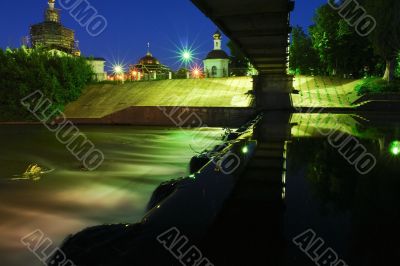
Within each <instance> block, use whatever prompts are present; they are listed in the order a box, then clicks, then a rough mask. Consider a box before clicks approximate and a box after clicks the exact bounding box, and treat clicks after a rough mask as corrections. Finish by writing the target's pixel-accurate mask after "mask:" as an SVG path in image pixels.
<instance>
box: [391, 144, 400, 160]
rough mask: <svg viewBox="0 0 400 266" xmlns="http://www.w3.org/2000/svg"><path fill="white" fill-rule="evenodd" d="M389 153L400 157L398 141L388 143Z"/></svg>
mask: <svg viewBox="0 0 400 266" xmlns="http://www.w3.org/2000/svg"><path fill="white" fill-rule="evenodd" d="M390 153H391V154H392V155H394V156H398V155H400V141H393V142H392V143H390Z"/></svg>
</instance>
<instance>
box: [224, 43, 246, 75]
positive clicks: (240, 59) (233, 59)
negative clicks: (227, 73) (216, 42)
mask: <svg viewBox="0 0 400 266" xmlns="http://www.w3.org/2000/svg"><path fill="white" fill-rule="evenodd" d="M228 47H229V49H230V50H231V56H230V64H231V65H230V69H231V73H232V74H233V75H234V76H246V75H247V73H248V72H249V69H250V67H249V66H250V61H249V59H248V58H247V57H246V56H245V55H244V54H243V52H242V50H241V49H240V48H239V47H238V46H237V45H236V44H235V43H234V42H232V41H229V42H228Z"/></svg>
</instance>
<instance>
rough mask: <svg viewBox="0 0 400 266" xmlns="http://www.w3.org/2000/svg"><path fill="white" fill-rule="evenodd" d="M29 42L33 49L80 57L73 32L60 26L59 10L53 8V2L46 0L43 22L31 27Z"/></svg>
mask: <svg viewBox="0 0 400 266" xmlns="http://www.w3.org/2000/svg"><path fill="white" fill-rule="evenodd" d="M30 40H31V43H32V46H33V47H43V48H45V49H47V50H49V51H53V50H56V51H61V52H64V53H67V54H72V55H80V52H79V49H78V47H77V42H76V41H75V32H74V31H73V30H71V29H68V28H66V27H64V26H63V25H62V24H61V15H60V10H59V9H57V8H56V7H55V0H48V7H47V9H46V11H45V15H44V21H43V22H42V23H39V24H35V25H32V26H31V29H30Z"/></svg>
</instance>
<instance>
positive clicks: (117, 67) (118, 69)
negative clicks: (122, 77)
mask: <svg viewBox="0 0 400 266" xmlns="http://www.w3.org/2000/svg"><path fill="white" fill-rule="evenodd" d="M114 73H115V74H122V73H124V67H123V66H121V65H115V66H114Z"/></svg>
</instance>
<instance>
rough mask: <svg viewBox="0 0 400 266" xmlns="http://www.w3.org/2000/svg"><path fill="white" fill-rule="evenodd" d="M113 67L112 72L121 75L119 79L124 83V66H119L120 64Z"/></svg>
mask: <svg viewBox="0 0 400 266" xmlns="http://www.w3.org/2000/svg"><path fill="white" fill-rule="evenodd" d="M113 69H114V73H115V74H116V75H117V76H118V75H120V77H121V81H122V84H124V82H125V80H124V72H125V71H124V67H123V66H121V65H115V66H114V67H113Z"/></svg>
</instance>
